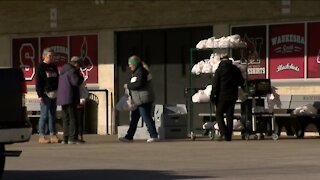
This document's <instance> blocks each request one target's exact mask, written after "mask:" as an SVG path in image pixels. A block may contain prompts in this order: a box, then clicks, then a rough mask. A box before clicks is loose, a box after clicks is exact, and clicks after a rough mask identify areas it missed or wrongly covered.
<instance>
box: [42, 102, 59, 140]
mask: <svg viewBox="0 0 320 180" xmlns="http://www.w3.org/2000/svg"><path fill="white" fill-rule="evenodd" d="M56 110H57V99H50V98H48V97H43V99H42V102H41V103H40V119H39V134H40V135H45V134H46V124H48V127H49V133H50V135H55V134H56Z"/></svg>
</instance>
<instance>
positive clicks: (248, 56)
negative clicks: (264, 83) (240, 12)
mask: <svg viewBox="0 0 320 180" xmlns="http://www.w3.org/2000/svg"><path fill="white" fill-rule="evenodd" d="M266 29H267V28H266V26H247V27H233V28H232V34H239V35H240V37H241V39H242V40H243V41H245V42H246V43H247V48H245V49H244V50H243V51H242V52H241V51H240V52H239V51H238V52H239V53H240V56H241V57H240V59H243V60H245V61H248V79H265V78H266ZM235 52H236V51H235ZM233 55H234V53H233ZM236 56H237V55H236ZM238 56H239V55H238ZM234 58H239V57H234ZM245 61H244V62H243V63H247V62H245Z"/></svg>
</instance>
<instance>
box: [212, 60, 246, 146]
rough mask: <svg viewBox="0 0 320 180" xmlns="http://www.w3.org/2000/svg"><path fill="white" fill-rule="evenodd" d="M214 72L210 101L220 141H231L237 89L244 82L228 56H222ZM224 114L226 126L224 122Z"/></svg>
mask: <svg viewBox="0 0 320 180" xmlns="http://www.w3.org/2000/svg"><path fill="white" fill-rule="evenodd" d="M220 60H221V62H220V64H219V66H218V69H217V70H216V72H215V74H214V77H213V82H212V91H211V96H210V99H211V101H212V102H213V103H215V104H216V120H217V122H218V125H219V130H220V140H225V141H231V140H232V132H233V117H234V107H235V104H236V100H237V99H238V87H239V86H241V85H243V84H244V82H245V80H244V78H243V77H242V74H241V71H240V69H239V68H238V67H237V66H235V65H233V63H232V61H231V60H229V57H228V55H222V56H221V58H220ZM224 114H226V119H227V124H225V122H224Z"/></svg>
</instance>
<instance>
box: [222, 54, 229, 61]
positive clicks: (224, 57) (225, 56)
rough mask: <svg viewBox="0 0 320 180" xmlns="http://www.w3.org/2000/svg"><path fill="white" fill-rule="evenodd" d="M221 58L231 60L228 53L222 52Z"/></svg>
mask: <svg viewBox="0 0 320 180" xmlns="http://www.w3.org/2000/svg"><path fill="white" fill-rule="evenodd" d="M220 60H221V61H224V60H229V56H228V55H227V54H222V55H221V56H220Z"/></svg>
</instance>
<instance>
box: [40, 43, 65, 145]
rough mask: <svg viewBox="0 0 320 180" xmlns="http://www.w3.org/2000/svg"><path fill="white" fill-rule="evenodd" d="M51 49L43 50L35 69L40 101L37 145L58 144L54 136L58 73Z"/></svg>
mask: <svg viewBox="0 0 320 180" xmlns="http://www.w3.org/2000/svg"><path fill="white" fill-rule="evenodd" d="M53 56H54V51H53V49H50V48H46V49H44V50H43V53H42V58H43V61H42V62H40V63H39V65H38V66H37V69H36V91H37V95H38V97H39V101H40V118H39V134H40V137H39V143H40V144H47V143H58V142H59V139H58V137H57V135H56V110H57V101H56V100H57V99H56V97H57V89H58V81H59V72H58V68H57V66H56V65H55V64H54V63H53V62H54V58H53ZM46 124H47V125H48V129H49V134H50V139H47V138H46V136H45V135H46Z"/></svg>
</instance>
